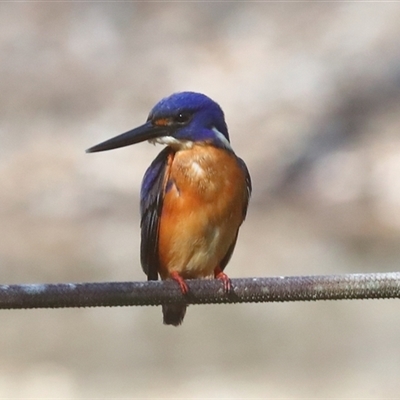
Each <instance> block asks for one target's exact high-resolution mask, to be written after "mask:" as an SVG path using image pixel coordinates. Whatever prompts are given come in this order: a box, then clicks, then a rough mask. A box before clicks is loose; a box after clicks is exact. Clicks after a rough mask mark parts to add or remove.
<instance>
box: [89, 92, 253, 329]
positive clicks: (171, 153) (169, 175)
mask: <svg viewBox="0 0 400 400" xmlns="http://www.w3.org/2000/svg"><path fill="white" fill-rule="evenodd" d="M143 141H149V142H150V143H152V144H162V145H165V146H166V147H165V148H164V149H163V150H162V151H161V152H160V153H159V154H158V156H157V157H156V158H155V159H154V161H153V162H152V163H151V165H150V167H149V168H148V169H147V171H146V172H145V174H144V177H143V181H142V186H141V191H140V214H141V223H140V225H141V246H140V259H141V265H142V269H143V271H144V273H145V274H146V275H147V280H149V281H154V280H158V278H159V277H160V278H161V279H162V280H166V279H172V280H174V281H176V282H177V284H178V285H179V288H180V290H181V292H182V294H183V295H187V294H188V293H189V286H188V284H187V282H186V280H187V279H214V278H216V279H220V280H221V281H222V282H223V289H224V291H225V292H226V293H230V292H231V290H232V285H231V281H230V279H229V277H228V276H227V275H226V273H225V272H224V269H225V267H226V265H227V264H228V262H229V260H230V258H231V256H232V253H233V250H234V248H235V245H236V240H237V237H238V232H239V228H240V226H241V225H242V222H243V221H244V220H245V218H246V213H247V208H248V204H249V199H250V195H251V191H252V184H251V178H250V174H249V171H248V168H247V166H246V164H245V162H244V161H243V160H242V159H241V158H239V157H238V156H237V155H236V154H235V152H234V151H233V149H232V146H231V144H230V138H229V133H228V128H227V124H226V122H225V116H224V112H223V111H222V109H221V107H220V106H219V105H218V103H216V102H215V101H213V100H212V99H211V98H209V97H208V96H206V95H204V94H202V93H197V92H189V91H186V92H178V93H174V94H172V95H170V96H168V97H165V98H163V99H162V100H160V101H159V102H158V103H157V104H156V105H155V106H154V107H153V109H152V110H151V111H150V114H149V116H148V118H147V121H146V122H145V123H144V124H143V125H141V126H139V127H137V128H134V129H132V130H130V131H128V132H125V133H122V134H120V135H118V136H116V137H113V138H111V139H109V140H106V141H104V142H102V143H100V144H97V145H95V146H93V147H91V148H89V149H87V150H86V151H87V152H88V153H93V152H99V151H105V150H111V149H116V148H119V147H124V146H129V145H132V144H136V143H139V142H143ZM186 308H187V305H186V304H185V303H179V304H178V303H177V304H164V305H162V312H163V322H164V324H166V325H173V326H179V325H180V324H181V323H182V321H183V319H184V316H185V313H186Z"/></svg>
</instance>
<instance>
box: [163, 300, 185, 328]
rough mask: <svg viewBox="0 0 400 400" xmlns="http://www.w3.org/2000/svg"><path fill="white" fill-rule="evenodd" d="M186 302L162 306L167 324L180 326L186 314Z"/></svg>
mask: <svg viewBox="0 0 400 400" xmlns="http://www.w3.org/2000/svg"><path fill="white" fill-rule="evenodd" d="M186 308H187V305H186V304H164V305H163V306H162V312H163V319H164V324H165V325H173V326H179V325H180V324H181V323H182V321H183V318H184V317H185V314H186Z"/></svg>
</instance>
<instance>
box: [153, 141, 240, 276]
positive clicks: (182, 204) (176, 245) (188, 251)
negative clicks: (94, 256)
mask: <svg viewBox="0 0 400 400" xmlns="http://www.w3.org/2000/svg"><path fill="white" fill-rule="evenodd" d="M246 190H247V189H246V183H245V176H244V173H243V171H242V169H241V168H240V166H239V164H238V162H237V159H236V157H235V156H234V155H233V154H232V153H230V152H228V151H226V150H223V149H219V148H216V147H213V146H204V145H195V146H193V147H192V148H190V149H186V150H179V151H177V152H176V153H173V154H171V155H170V156H169V159H168V167H167V169H166V176H165V184H164V191H165V194H164V201H163V207H162V211H161V220H160V221H161V222H160V231H159V235H160V236H159V256H160V271H159V272H160V274H161V276H162V277H163V278H164V279H165V278H167V277H168V276H169V275H170V274H171V273H172V272H178V273H179V274H180V275H181V276H182V277H184V278H197V277H211V276H213V272H214V269H215V268H216V267H217V266H218V264H219V262H220V261H221V260H222V259H223V257H224V256H225V255H226V253H227V252H228V249H229V247H230V246H231V245H232V244H233V243H234V241H235V238H236V234H237V230H238V228H239V226H240V224H241V223H242V221H243V207H244V204H245V201H246Z"/></svg>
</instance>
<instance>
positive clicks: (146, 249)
mask: <svg viewBox="0 0 400 400" xmlns="http://www.w3.org/2000/svg"><path fill="white" fill-rule="evenodd" d="M171 152H172V150H171V148H169V147H166V148H165V149H164V150H163V151H162V152H161V153H160V154H159V155H158V156H157V158H156V159H155V160H154V161H153V162H152V163H151V165H150V167H149V168H148V169H147V171H146V173H145V175H144V177H143V182H142V189H141V192H140V214H141V223H140V227H141V236H142V241H141V245H140V260H141V264H142V268H143V271H144V273H145V274H146V275H147V280H149V281H156V280H157V279H158V269H159V264H160V260H159V255H158V236H159V228H160V216H161V211H162V206H163V198H164V187H165V185H164V182H165V172H166V168H167V165H168V156H169V154H170V153H171Z"/></svg>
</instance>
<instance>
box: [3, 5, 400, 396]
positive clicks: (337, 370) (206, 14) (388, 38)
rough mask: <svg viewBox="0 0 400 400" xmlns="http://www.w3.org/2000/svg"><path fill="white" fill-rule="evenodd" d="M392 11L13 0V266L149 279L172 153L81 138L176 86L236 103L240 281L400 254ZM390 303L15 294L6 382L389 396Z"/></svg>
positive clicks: (195, 392)
mask: <svg viewBox="0 0 400 400" xmlns="http://www.w3.org/2000/svg"><path fill="white" fill-rule="evenodd" d="M399 21H400V6H399V4H396V3H394V2H392V3H390V2H387V3H381V2H375V3H357V2H354V3H350V2H344V3H343V2H337V3H335V2H329V3H326V2H325V3H319V4H318V3H314V2H306V3H277V2H275V3H250V2H248V3H246V2H242V3H233V2H230V3H228V2H215V3H214V2H204V3H200V2H198V3H183V2H181V3H180V2H178V3H177V2H173V3H166V2H165V3H163V2H147V3H146V2H132V3H117V2H110V3H106V2H104V3H93V2H92V3H90V2H89V3H76V2H75V3H49V2H47V3H46V2H45V3H30V2H27V3H3V4H2V5H1V7H0V55H1V63H0V91H1V96H0V215H1V223H0V238H1V240H0V274H1V278H0V279H1V283H5V284H9V283H40V282H49V283H50V282H86V281H87V282H89V281H92V282H93V281H99V282H101V281H129V280H144V279H145V276H144V274H143V272H142V271H141V268H140V264H139V189H140V182H141V179H142V176H143V174H144V171H145V169H146V168H147V166H148V165H149V164H150V162H151V161H152V159H153V158H154V157H155V156H156V154H158V152H159V151H160V150H161V147H160V146H157V147H153V146H150V145H149V144H147V143H143V144H139V145H136V146H132V147H128V148H124V149H120V150H116V151H112V152H105V153H99V154H85V152H84V151H85V149H86V148H88V147H90V146H92V145H94V144H96V143H98V142H100V141H103V140H105V139H107V138H110V137H112V136H115V135H117V134H119V133H122V132H125V131H127V130H129V129H131V128H133V127H135V126H137V125H139V124H141V123H143V122H144V121H145V120H146V118H147V114H148V112H149V110H150V109H151V108H152V107H153V105H154V104H155V103H156V102H157V101H158V100H160V99H161V98H162V97H165V96H167V95H169V94H171V93H173V92H176V91H182V90H193V91H199V92H203V93H205V94H207V95H208V96H210V97H211V98H213V99H214V100H216V101H217V102H218V103H219V104H220V105H221V106H222V108H223V109H224V111H225V114H226V119H227V122H228V127H229V129H230V135H231V140H232V145H233V148H234V149H235V150H236V151H237V153H238V155H240V156H241V157H242V158H244V159H245V160H246V162H247V165H248V167H249V170H250V173H251V175H252V178H253V185H254V194H253V197H252V201H251V204H250V209H249V213H248V217H247V220H246V222H245V223H244V225H243V226H242V229H241V232H240V235H239V240H238V244H237V247H236V251H235V253H234V256H233V258H232V261H231V263H230V264H229V266H228V268H227V270H226V271H227V272H228V274H229V275H230V276H231V277H232V278H234V277H249V276H277V275H306V274H333V273H337V274H339V273H356V272H389V271H398V270H399V263H400V245H399V240H400V178H399V177H400V135H399V131H400V44H399V40H398V38H399V35H400V24H399ZM398 310H399V303H398V301H395V300H385V301H341V302H318V303H288V304H246V305H214V306H212V305H209V306H191V307H189V310H188V313H187V315H186V318H185V321H184V324H183V325H182V326H181V327H179V328H173V327H166V326H163V325H162V317H161V310H160V309H159V308H156V307H142V308H139V307H131V308H98V309H68V310H62V309H59V310H30V311H29V310H25V311H2V312H1V313H0V314H1V315H0V321H1V329H0V360H1V362H0V397H10V398H13V397H14V398H24V397H40V398H46V397H47V398H51V397H52V398H54V397H69V398H89V397H90V398H94V397H98V398H99V397H101V398H105V397H113V398H117V397H127V398H136V397H142V398H168V397H169V398H208V397H213V398H251V397H253V398H254V397H258V398H301V397H303V398H307V397H308V398H310V397H313V398H315V397H330V398H334V397H339V398H340V397H347V398H349V397H368V398H374V399H375V398H376V399H378V398H383V397H397V396H398V394H399V390H400V381H399V376H400V363H399V359H400V341H399V337H400V324H399V321H398Z"/></svg>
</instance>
